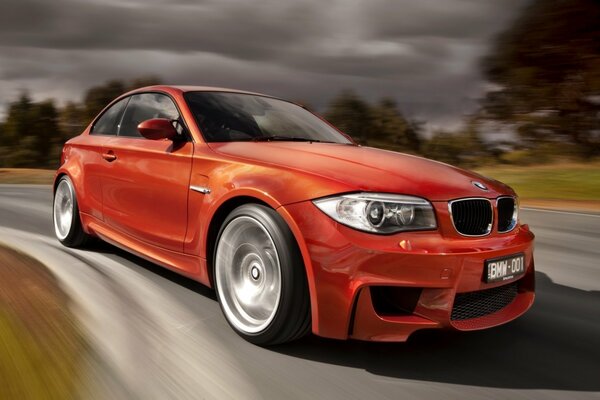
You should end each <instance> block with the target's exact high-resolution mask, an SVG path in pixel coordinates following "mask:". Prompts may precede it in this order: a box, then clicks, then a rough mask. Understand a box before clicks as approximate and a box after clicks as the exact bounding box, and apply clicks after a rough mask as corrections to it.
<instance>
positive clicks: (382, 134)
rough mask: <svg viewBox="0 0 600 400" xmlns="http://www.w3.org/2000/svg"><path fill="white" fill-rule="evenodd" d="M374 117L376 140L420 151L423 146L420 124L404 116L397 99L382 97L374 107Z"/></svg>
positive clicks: (416, 151) (402, 148)
mask: <svg viewBox="0 0 600 400" xmlns="http://www.w3.org/2000/svg"><path fill="white" fill-rule="evenodd" d="M373 117H374V124H373V128H374V133H373V136H374V137H375V138H376V140H378V141H380V142H383V143H384V144H386V143H388V144H392V145H396V146H397V147H398V149H399V150H407V151H410V152H413V153H418V152H419V149H420V147H421V138H420V136H419V130H420V125H419V124H418V123H417V122H415V121H409V120H407V119H406V118H404V116H403V115H402V113H401V112H400V110H399V108H398V104H397V103H396V101H395V100H393V99H390V98H383V99H381V101H380V102H379V104H377V105H376V106H375V107H374V108H373Z"/></svg>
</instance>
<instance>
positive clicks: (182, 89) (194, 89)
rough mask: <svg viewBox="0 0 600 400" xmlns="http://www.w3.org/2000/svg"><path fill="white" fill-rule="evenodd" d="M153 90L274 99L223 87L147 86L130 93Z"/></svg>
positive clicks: (261, 94) (266, 95) (260, 94)
mask: <svg viewBox="0 0 600 400" xmlns="http://www.w3.org/2000/svg"><path fill="white" fill-rule="evenodd" d="M152 90H160V91H166V92H173V91H178V92H182V93H185V92H229V93H243V94H254V95H257V96H265V97H274V96H270V95H268V94H263V93H256V92H249V91H246V90H239V89H231V88H223V87H214V86H191V85H154V86H146V87H142V88H139V89H135V90H132V91H131V92H129V93H136V92H147V91H152Z"/></svg>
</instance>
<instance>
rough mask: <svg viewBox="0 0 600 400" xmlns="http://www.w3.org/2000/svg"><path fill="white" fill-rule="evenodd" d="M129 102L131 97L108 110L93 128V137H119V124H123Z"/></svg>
mask: <svg viewBox="0 0 600 400" xmlns="http://www.w3.org/2000/svg"><path fill="white" fill-rule="evenodd" d="M128 102H129V97H126V98H124V99H121V100H119V101H118V102H116V103H115V104H113V105H112V106H110V108H108V109H107V110H106V111H104V113H102V115H101V116H100V118H98V119H97V120H96V122H95V123H94V126H93V127H92V130H91V133H92V134H93V135H115V136H116V135H117V133H118V132H119V124H120V123H121V117H122V116H123V111H125V106H126V105H127V103H128Z"/></svg>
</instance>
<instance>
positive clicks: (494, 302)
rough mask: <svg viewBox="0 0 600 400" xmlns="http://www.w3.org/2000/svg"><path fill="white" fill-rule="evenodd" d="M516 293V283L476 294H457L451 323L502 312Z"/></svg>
mask: <svg viewBox="0 0 600 400" xmlns="http://www.w3.org/2000/svg"><path fill="white" fill-rule="evenodd" d="M517 293H518V282H513V283H510V284H508V285H504V286H498V287H495V288H492V289H486V290H479V291H477V292H469V293H459V294H457V295H456V298H455V299H454V307H453V308H452V316H451V317H450V319H451V320H452V321H463V320H466V319H473V318H479V317H484V316H486V315H489V314H493V313H495V312H498V311H500V310H502V309H503V308H504V307H506V306H507V305H509V304H510V303H512V302H513V300H514V299H515V297H517Z"/></svg>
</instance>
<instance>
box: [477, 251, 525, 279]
mask: <svg viewBox="0 0 600 400" xmlns="http://www.w3.org/2000/svg"><path fill="white" fill-rule="evenodd" d="M524 273H525V256H524V255H523V254H513V255H512V256H507V257H499V258H494V259H492V260H485V274H484V277H485V281H486V282H487V283H491V282H499V281H507V280H509V279H513V278H516V277H517V276H519V275H523V274H524Z"/></svg>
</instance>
